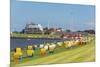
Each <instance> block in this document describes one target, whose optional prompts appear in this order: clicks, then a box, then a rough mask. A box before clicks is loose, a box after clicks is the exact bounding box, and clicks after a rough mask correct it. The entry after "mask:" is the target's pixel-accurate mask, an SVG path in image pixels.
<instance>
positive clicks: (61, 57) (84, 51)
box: [11, 41, 95, 67]
mask: <svg viewBox="0 0 100 67" xmlns="http://www.w3.org/2000/svg"><path fill="white" fill-rule="evenodd" d="M38 54H39V51H37V52H36V53H35V57H34V58H33V59H24V60H23V61H22V62H19V63H12V62H11V66H12V67H18V66H23V65H26V66H27V65H40V64H58V63H59V64H61V63H77V62H93V61H95V41H92V42H91V43H89V44H87V45H84V46H82V47H78V48H72V49H65V48H64V47H61V48H59V49H58V48H57V49H56V50H55V53H54V54H47V56H46V57H40V56H39V55H38Z"/></svg>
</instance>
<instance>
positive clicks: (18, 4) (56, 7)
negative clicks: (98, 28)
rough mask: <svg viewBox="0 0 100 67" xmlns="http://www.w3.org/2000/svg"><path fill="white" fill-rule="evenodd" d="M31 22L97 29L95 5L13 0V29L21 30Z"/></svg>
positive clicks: (53, 25) (73, 28)
mask: <svg viewBox="0 0 100 67" xmlns="http://www.w3.org/2000/svg"><path fill="white" fill-rule="evenodd" d="M30 22H33V23H36V24H41V25H42V26H43V27H47V25H48V23H49V26H50V27H54V28H58V27H61V28H64V29H71V30H73V31H76V30H86V29H95V6H93V5H76V4H75V5H74V4H54V3H52V4H51V3H39V2H23V1H15V0H11V31H15V30H16V31H21V30H22V29H23V28H24V27H25V25H26V23H30Z"/></svg>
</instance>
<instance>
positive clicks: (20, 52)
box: [14, 48, 23, 61]
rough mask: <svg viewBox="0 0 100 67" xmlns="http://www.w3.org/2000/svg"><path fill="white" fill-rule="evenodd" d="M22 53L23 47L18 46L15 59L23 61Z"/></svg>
mask: <svg viewBox="0 0 100 67" xmlns="http://www.w3.org/2000/svg"><path fill="white" fill-rule="evenodd" d="M22 55H23V53H22V50H21V48H16V49H15V52H14V61H22Z"/></svg>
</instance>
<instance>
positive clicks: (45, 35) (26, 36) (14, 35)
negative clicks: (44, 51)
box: [11, 33, 59, 38]
mask: <svg viewBox="0 0 100 67" xmlns="http://www.w3.org/2000/svg"><path fill="white" fill-rule="evenodd" d="M11 37H18V38H59V36H58V35H52V34H50V35H48V34H21V33H11Z"/></svg>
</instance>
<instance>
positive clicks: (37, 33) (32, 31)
mask: <svg viewBox="0 0 100 67" xmlns="http://www.w3.org/2000/svg"><path fill="white" fill-rule="evenodd" d="M80 34H83V35H88V34H95V31H94V30H92V29H89V30H84V31H80V30H79V31H74V32H73V31H71V30H69V29H66V30H64V29H63V28H49V27H45V28H44V27H43V26H42V25H41V24H35V23H29V24H26V26H25V28H24V29H22V31H20V32H17V31H14V32H11V37H29V38H34V37H36V38H37V37H42V38H43V37H45V38H46V37H48V38H51V37H52V38H67V37H69V36H76V35H77V36H78V35H80Z"/></svg>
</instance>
